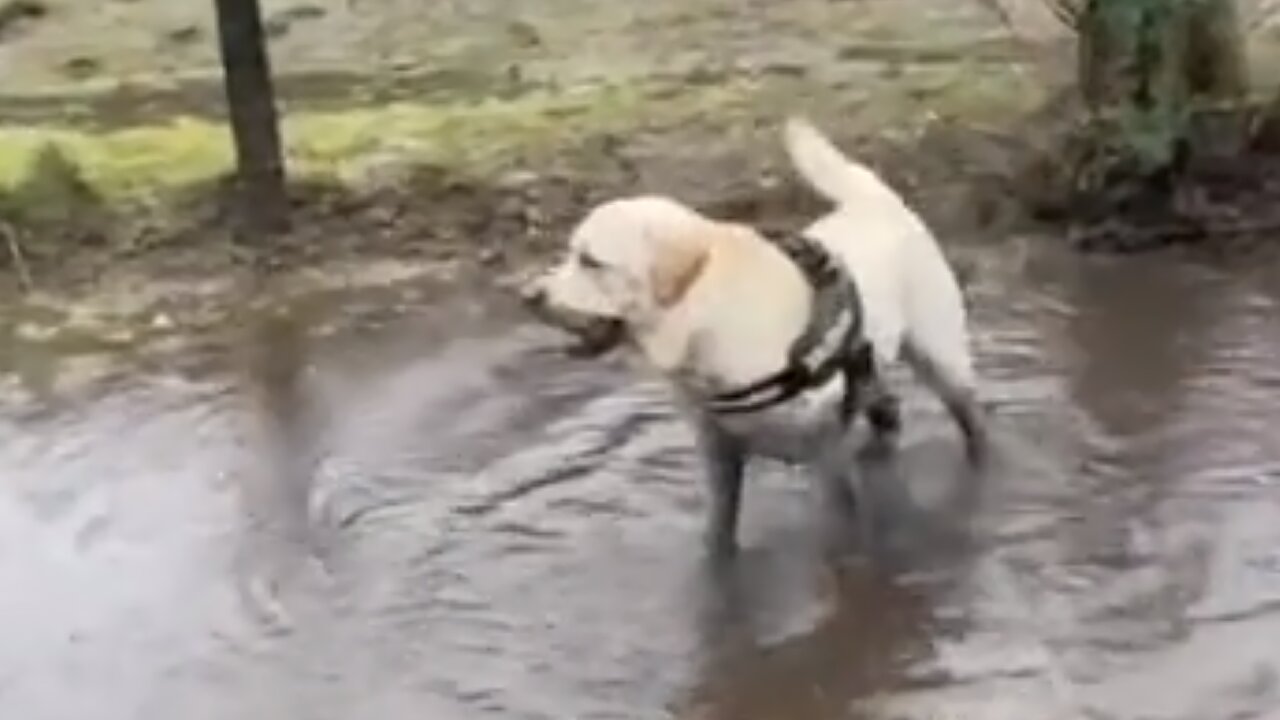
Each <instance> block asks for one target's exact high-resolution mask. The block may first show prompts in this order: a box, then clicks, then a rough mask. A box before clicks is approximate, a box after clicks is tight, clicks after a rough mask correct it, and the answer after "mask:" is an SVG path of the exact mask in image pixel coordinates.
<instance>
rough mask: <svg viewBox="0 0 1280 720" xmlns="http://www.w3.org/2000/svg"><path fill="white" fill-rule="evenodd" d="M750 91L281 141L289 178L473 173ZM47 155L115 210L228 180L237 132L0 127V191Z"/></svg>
mask: <svg viewBox="0 0 1280 720" xmlns="http://www.w3.org/2000/svg"><path fill="white" fill-rule="evenodd" d="M747 90H748V88H747V86H745V85H730V86H724V87H717V88H690V89H686V90H680V91H678V92H675V93H674V94H673V93H670V92H662V91H663V89H662V88H657V87H646V86H617V87H589V88H582V89H578V90H576V91H560V92H540V93H533V94H529V95H525V96H522V97H519V98H516V99H508V100H499V99H494V100H488V101H484V102H480V103H454V104H440V105H424V104H414V103H397V104H392V105H387V106H381V107H376V108H356V109H351V110H345V111H337V112H303V113H294V114H290V115H288V116H287V117H286V119H285V120H284V127H283V133H284V136H285V143H286V147H287V154H288V160H289V166H290V171H291V173H292V174H293V175H294V176H295V177H299V178H309V177H341V176H342V175H343V173H344V172H345V171H346V170H348V169H351V168H354V167H357V166H358V165H359V163H360V162H361V161H362V160H364V159H366V158H368V157H369V156H370V155H376V154H394V156H395V158H396V159H397V160H405V161H422V162H429V163H432V164H438V165H444V166H448V167H458V168H462V169H465V170H472V171H474V170H484V169H488V168H490V167H492V166H494V165H499V164H501V163H502V162H503V161H504V160H506V159H508V158H510V157H511V156H512V155H514V154H518V153H522V152H527V151H530V150H537V149H543V148H547V147H550V146H551V145H552V144H555V143H563V144H569V143H573V142H575V141H579V140H582V139H584V138H587V137H590V136H592V135H594V134H599V133H605V132H616V131H620V130H624V129H626V128H628V127H633V126H636V125H638V124H641V123H642V122H650V121H653V120H662V119H667V120H671V119H676V118H679V117H684V116H687V115H689V114H694V113H699V112H713V111H714V110H715V109H716V108H717V107H718V106H721V105H723V104H725V103H729V102H732V101H734V100H735V98H740V97H742V96H743V95H744V94H745V92H746V91H747ZM48 148H55V149H56V150H57V152H58V153H59V154H60V155H61V156H62V157H65V158H66V159H67V161H68V162H70V163H71V165H73V166H74V167H75V168H76V169H77V172H78V175H79V177H81V178H83V180H84V182H85V183H86V184H87V185H88V186H89V188H91V189H92V191H93V192H94V193H95V194H97V195H99V196H101V197H103V198H105V199H107V200H120V199H137V198H139V197H146V196H148V195H150V194H154V193H157V192H164V191H167V190H171V189H174V188H179V187H183V186H188V185H191V184H193V183H198V182H202V181H207V180H210V179H212V178H216V177H218V176H219V175H222V174H224V173H226V172H227V171H228V170H229V169H230V168H231V165H232V161H233V153H232V147H231V143H230V138H229V135H228V132H227V128H226V127H225V126H224V125H222V124H220V123H216V122H212V121H207V120H201V119H195V118H185V117H184V118H175V119H173V120H170V121H168V122H165V123H161V124H155V125H147V126H142V127H135V128H129V129H124V130H112V131H105V132H92V131H86V130H79V129H72V128H68V127H55V126H47V125H42V126H36V127H32V126H12V125H10V126H0V192H6V193H9V194H11V193H12V192H13V190H14V189H15V188H19V187H21V186H23V185H24V184H27V183H28V182H29V179H30V176H31V174H32V172H33V171H34V169H35V168H36V167H37V159H38V158H39V156H40V154H41V153H42V152H45V151H46V150H47V149H48Z"/></svg>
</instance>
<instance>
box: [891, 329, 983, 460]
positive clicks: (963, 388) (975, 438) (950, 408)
mask: <svg viewBox="0 0 1280 720" xmlns="http://www.w3.org/2000/svg"><path fill="white" fill-rule="evenodd" d="M902 354H903V359H904V360H906V362H907V364H908V365H910V366H911V368H912V370H914V371H915V373H916V375H917V376H918V377H919V378H920V379H921V381H923V382H924V383H925V384H926V385H928V386H929V388H930V389H931V390H933V392H934V393H935V394H937V396H938V398H939V399H940V400H941V401H942V404H943V405H944V406H946V408H947V412H948V413H950V414H951V417H952V418H953V419H954V420H955V422H956V424H957V425H958V426H959V427H960V432H961V433H962V434H963V435H964V441H965V451H966V453H967V454H968V456H969V460H970V461H971V462H973V463H975V464H977V463H981V462H983V461H984V460H985V459H986V457H987V454H988V450H989V447H988V446H989V439H988V437H987V429H986V419H985V418H984V416H983V412H982V408H981V407H979V405H978V393H977V391H976V389H975V383H974V378H973V369H972V367H971V366H970V364H969V361H968V358H967V357H962V356H959V355H957V357H956V358H955V359H954V360H952V361H948V360H944V359H943V358H942V357H941V356H940V355H939V354H937V353H930V352H929V351H928V349H927V348H925V347H922V346H921V345H920V344H919V343H916V342H914V341H912V340H910V339H908V341H907V342H905V343H904V344H903V348H902Z"/></svg>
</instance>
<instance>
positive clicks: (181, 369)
mask: <svg viewBox="0 0 1280 720" xmlns="http://www.w3.org/2000/svg"><path fill="white" fill-rule="evenodd" d="M990 265H991V267H992V268H994V269H989V270H990V271H989V272H982V273H979V279H978V280H977V282H976V284H975V285H974V286H973V287H971V295H972V300H973V303H974V306H975V319H974V322H975V324H976V327H977V328H978V339H977V347H978V351H979V355H980V365H981V368H982V371H983V374H984V377H985V379H986V383H987V385H986V388H987V390H986V393H987V396H988V398H989V401H990V404H991V406H992V409H993V412H994V413H995V416H996V418H997V420H996V422H997V424H998V435H999V444H1000V451H999V458H998V461H997V462H996V463H995V465H994V467H993V468H991V469H990V471H988V472H987V473H985V474H983V475H981V476H976V477H975V476H970V475H968V474H967V473H966V472H965V471H963V470H962V469H961V466H960V464H959V463H958V459H959V452H960V451H959V447H958V444H957V442H956V438H955V437H954V435H953V432H952V429H951V427H950V426H949V425H948V424H947V423H946V422H945V420H944V418H943V417H942V416H941V414H940V413H939V412H938V410H937V409H936V408H935V407H934V406H933V405H932V404H931V403H930V401H929V400H928V398H926V397H923V396H921V395H919V394H918V393H916V392H915V391H914V390H909V391H908V408H909V415H908V417H909V431H908V435H907V437H906V438H905V442H904V445H903V448H902V450H901V452H900V453H899V454H898V456H897V457H896V458H893V459H883V458H881V459H871V458H868V459H864V460H861V461H860V462H859V466H858V467H857V471H858V472H860V473H863V475H864V477H865V478H866V481H867V483H868V486H869V488H870V490H869V496H870V502H872V503H873V507H874V516H875V518H876V519H877V521H876V523H875V524H874V526H873V529H872V532H871V533H870V535H869V537H868V538H866V542H865V544H864V546H863V549H862V550H861V551H860V552H858V553H855V554H852V555H850V554H844V555H836V554H835V553H834V552H833V551H832V549H831V547H830V546H829V545H827V544H826V543H825V541H824V538H825V537H829V535H827V534H824V533H823V532H822V528H821V525H822V523H824V522H830V521H831V520H830V518H829V517H828V516H826V515H824V514H823V513H822V512H820V508H819V507H817V497H816V494H815V493H814V492H813V489H812V488H811V487H809V486H808V485H806V484H805V483H804V482H803V481H802V480H801V479H800V478H799V477H798V476H797V475H796V474H795V473H794V472H793V471H791V470H788V469H787V468H785V467H775V466H770V465H761V466H759V467H756V468H753V471H754V472H753V482H752V485H751V486H750V489H749V491H748V492H749V494H748V500H747V514H746V518H745V525H744V529H743V531H744V537H745V546H746V548H745V550H744V552H743V555H742V556H741V557H740V558H739V559H738V560H737V562H736V563H735V564H734V565H733V566H730V567H722V568H711V567H708V566H707V565H705V564H704V563H703V562H702V558H701V555H700V551H699V545H698V533H699V528H700V524H701V512H702V502H703V501H702V497H701V495H700V491H699V486H698V483H697V475H698V468H697V466H696V464H695V462H694V458H693V456H692V453H691V448H690V445H689V437H688V433H687V432H686V430H685V428H684V427H683V426H682V425H681V424H680V423H679V422H678V421H677V419H676V418H675V417H674V416H673V414H672V411H671V409H670V407H669V406H668V404H667V403H666V401H665V399H664V396H663V393H662V389H661V386H660V385H658V384H657V383H655V382H654V381H652V380H651V379H648V378H646V376H645V375H644V374H643V373H639V372H637V371H635V370H634V369H633V368H630V367H627V366H625V365H624V364H622V363H621V362H613V363H607V364H604V365H585V364H580V363H574V362H570V361H568V360H565V359H562V358H560V357H558V356H556V355H554V354H550V353H547V352H546V351H545V347H546V342H547V340H548V339H549V338H548V336H547V335H546V334H545V333H544V332H543V331H541V330H539V329H537V328H532V327H528V326H525V325H523V324H521V322H520V320H519V317H518V315H515V314H512V313H511V312H510V311H509V309H508V308H507V307H506V306H505V305H504V304H503V303H502V302H500V301H495V302H494V303H489V302H488V301H483V300H474V299H457V300H454V301H449V302H446V303H440V304H437V305H436V306H435V307H434V308H433V309H430V310H422V311H420V312H418V311H412V312H408V313H404V314H401V315H400V316H397V317H393V318H390V319H386V318H384V319H383V321H381V322H378V323H369V322H366V323H362V324H361V325H360V326H359V327H358V328H357V329H346V330H340V331H339V332H336V333H330V334H328V335H324V336H319V335H318V336H317V337H316V338H314V339H313V340H312V342H311V343H310V344H309V345H307V346H306V347H303V348H300V350H301V351H305V354H306V357H308V358H309V361H308V370H307V372H306V373H305V375H304V376H303V377H302V378H301V379H300V381H299V383H298V384H297V386H296V388H297V390H296V392H291V391H290V390H289V386H288V385H287V384H285V383H284V382H283V381H284V380H287V379H288V378H287V374H283V375H282V374H279V373H277V374H275V375H272V373H271V372H264V373H260V375H261V377H260V378H259V379H258V380H257V381H255V382H247V381H246V380H245V375H244V374H243V373H239V372H230V371H228V368H230V367H236V368H244V367H257V368H259V370H263V369H264V368H265V369H266V370H267V371H270V370H271V365H270V363H267V364H266V365H262V364H258V365H254V364H252V363H238V364H228V363H226V362H212V363H203V362H200V363H167V362H162V363H151V364H150V365H149V366H147V368H146V369H145V371H142V370H139V371H136V372H125V373H122V374H118V375H117V376H115V377H114V379H113V380H112V381H111V382H107V383H99V384H94V385H93V386H92V390H91V391H86V390H84V384H81V385H78V386H77V388H78V389H77V390H75V391H74V392H71V391H65V392H60V391H59V390H58V389H57V388H58V384H57V383H56V382H53V383H51V384H48V386H47V387H48V388H52V390H49V391H47V392H45V393H44V394H43V395H42V396H40V397H39V398H27V399H25V400H21V401H19V398H20V393H17V394H12V395H11V396H10V400H7V401H5V402H6V407H7V409H6V411H5V412H4V414H3V417H2V418H0V437H2V438H3V441H2V442H0V478H3V481H2V482H0V587H3V588H4V591H3V592H2V593H0V637H3V639H4V641H3V642H0V708H3V709H4V716H5V717H22V718H24V719H26V720H43V719H45V718H50V719H53V718H57V719H59V720H60V719H63V718H67V719H72V718H86V717H93V718H99V719H102V720H115V719H120V720H125V719H129V720H134V719H136V718H211V719H212V718H233V717H235V718H271V719H273V720H276V719H281V718H300V719H302V718H305V719H307V720H311V719H321V718H343V719H345V718H355V717H379V718H557V719H559V718H661V717H676V718H706V719H712V718H715V719H724V720H756V719H764V718H778V719H783V718H785V719H786V720H805V719H809V718H814V719H817V718H850V717H852V718H862V717H865V718H885V719H888V718H913V719H914V718H920V719H924V718H930V719H933V718H964V719H965V720H996V719H1004V718H1009V719H1011V720H1015V719H1016V720H1028V719H1032V718H1037V719H1038V718H1073V719H1074V718H1085V717H1089V718H1160V719H1162V720H1163V719H1173V718H1179V719H1186V720H1210V719H1216V718H1223V719H1226V718H1260V719H1274V718H1280V642H1278V641H1277V638H1280V439H1277V438H1280V434H1277V431H1276V428H1277V427H1278V426H1280V401H1277V396H1278V395H1280V362H1278V359H1280V323H1277V321H1276V315H1277V303H1280V282H1277V275H1276V273H1275V272H1274V271H1272V270H1270V269H1269V268H1266V267H1245V268H1215V267H1208V266H1205V265H1202V264H1196V263H1192V262H1188V261H1181V260H1176V259H1159V258H1147V259H1143V260H1141V261H1136V262H1134V261H1129V262H1109V261H1105V262H1104V261H1099V262H1088V263H1086V262H1081V261H1079V260H1069V259H1064V258H1055V257H1051V256H1048V255H1043V256H1033V257H1029V258H1026V262H1025V263H1023V264H1022V265H1020V266H1019V267H1018V268H1015V269H1009V268H1007V267H1004V266H1003V264H1002V263H990ZM337 324H338V325H339V326H341V325H342V324H343V323H341V322H339V323H337ZM267 337H268V338H269V339H270V340H271V342H272V343H276V344H277V345H272V346H271V347H272V348H273V353H274V354H273V355H270V357H275V358H280V357H286V356H285V355H282V354H281V353H283V352H284V351H285V350H287V349H288V348H287V347H283V346H279V345H278V343H279V342H280V341H281V339H282V336H281V335H280V334H279V333H272V334H269V335H268V336H267ZM251 349H252V348H251ZM295 349H299V348H295ZM263 378H265V379H266V381H265V383H264V382H263V381H262V379H263ZM273 378H274V379H273ZM6 386H8V387H10V388H13V387H14V386H15V384H14V383H13V382H10V381H9V380H6Z"/></svg>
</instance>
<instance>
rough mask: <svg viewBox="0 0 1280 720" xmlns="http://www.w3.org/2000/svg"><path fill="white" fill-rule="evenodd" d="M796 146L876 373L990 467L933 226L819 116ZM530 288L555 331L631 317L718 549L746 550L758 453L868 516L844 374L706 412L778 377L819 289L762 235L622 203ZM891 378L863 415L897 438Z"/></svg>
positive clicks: (664, 204) (793, 138) (642, 202)
mask: <svg viewBox="0 0 1280 720" xmlns="http://www.w3.org/2000/svg"><path fill="white" fill-rule="evenodd" d="M785 138H786V147H787V151H788V153H789V155H790V157H791V160H792V162H793V164H794V165H795V167H796V169H797V170H798V171H799V173H800V175H801V177H803V178H804V179H805V181H806V182H808V183H809V184H810V185H811V186H812V187H813V188H814V189H815V190H816V191H817V192H819V193H820V194H821V195H823V196H824V197H825V198H826V199H828V200H829V201H831V203H832V204H833V205H834V208H833V210H832V211H830V212H829V213H827V214H826V215H824V216H822V217H820V218H818V219H817V220H816V221H814V222H813V223H811V224H810V225H809V226H808V227H807V228H805V229H804V234H805V236H806V237H808V238H810V239H812V240H813V241H815V242H819V243H821V244H822V245H823V246H824V247H825V248H826V249H827V250H828V251H829V252H831V253H832V254H833V255H834V256H835V257H836V258H837V259H838V260H840V261H841V262H842V263H843V264H844V265H845V267H846V269H847V270H848V271H849V273H850V274H851V275H852V276H853V278H854V280H855V282H856V286H857V288H858V292H859V295H860V299H861V301H862V308H863V315H864V316H863V326H864V332H865V335H866V338H867V339H868V340H869V341H870V343H871V345H872V347H873V364H874V366H875V368H884V367H887V366H888V365H890V364H891V363H895V362H898V361H904V362H905V363H906V364H907V365H909V366H910V367H911V368H912V369H913V370H914V371H915V373H914V374H915V375H916V377H917V378H919V379H920V380H921V381H922V382H923V383H924V384H925V385H926V386H927V387H929V388H930V389H931V390H932V391H933V392H934V393H935V394H936V395H937V396H938V398H939V399H940V400H941V401H942V403H943V404H944V405H945V407H946V408H947V410H948V411H949V412H950V413H951V415H952V416H953V417H954V419H955V420H956V423H957V425H958V427H959V428H960V430H961V431H962V434H963V436H964V439H965V444H966V449H967V451H968V454H969V457H970V458H971V459H973V460H980V459H981V457H982V455H983V454H984V451H985V446H986V433H985V430H984V424H983V418H982V416H981V413H980V411H979V409H978V404H977V400H976V389H975V384H976V379H975V376H974V371H973V367H972V361H971V358H970V351H969V339H968V334H967V327H966V322H967V321H966V312H965V307H964V301H963V297H962V295H961V292H960V288H959V286H958V284H957V282H956V279H955V276H954V274H953V273H952V271H951V268H950V267H949V265H948V264H947V262H946V260H945V258H944V257H943V255H942V253H941V251H940V249H939V248H938V245H937V242H936V240H935V239H934V237H933V235H932V233H931V232H930V231H929V229H928V228H927V227H926V226H925V225H924V223H923V222H922V221H921V220H920V218H919V217H918V216H917V215H916V214H915V213H914V212H913V211H912V210H911V209H910V208H908V207H907V205H906V204H905V203H904V202H903V201H902V199H901V198H900V197H899V196H898V194H897V193H895V192H894V191H893V190H892V189H891V188H889V187H888V186H887V185H886V184H885V183H883V182H882V181H881V180H880V179H879V178H878V177H877V176H876V174H875V173H874V172H872V171H871V170H870V169H869V168H866V167H864V166H862V165H860V164H858V163H857V162H855V161H853V160H851V159H849V158H847V157H846V156H845V155H844V154H842V153H841V152H840V151H839V150H838V149H837V148H836V147H835V146H834V145H833V144H832V143H831V142H830V141H829V140H827V139H826V138H825V137H824V136H823V135H822V134H821V133H820V132H819V131H818V130H817V129H816V128H814V127H813V126H812V125H810V124H809V123H808V122H806V121H804V120H800V119H792V120H790V121H788V123H787V126H786V133H785ZM526 295H527V298H528V300H529V302H530V304H531V305H532V306H534V307H536V308H538V310H539V313H540V315H542V316H543V317H549V318H552V319H553V322H554V318H555V317H557V315H560V314H563V315H571V316H573V317H576V318H582V317H592V318H595V319H597V320H598V321H600V322H615V323H619V322H620V323H621V324H622V325H623V326H625V328H626V331H627V332H626V335H627V340H628V341H629V342H630V343H632V344H634V345H635V346H636V347H637V348H638V349H639V350H640V352H641V353H642V354H643V355H644V356H645V357H646V358H647V359H648V361H649V362H650V363H651V364H652V365H653V366H654V367H655V368H657V369H658V370H659V371H660V372H662V373H664V374H665V375H666V376H667V377H668V378H669V379H670V380H671V381H672V384H673V386H674V387H675V389H676V391H677V396H678V397H679V398H680V399H681V401H682V404H683V405H684V406H685V407H686V408H687V409H688V411H689V414H690V416H691V418H692V419H693V423H694V426H695V428H696V435H697V439H698V447H699V449H700V454H701V456H702V459H703V461H704V464H705V466H706V469H707V476H708V486H709V490H710V497H711V507H710V513H709V518H708V524H707V534H706V539H707V543H708V546H709V548H710V549H711V550H712V551H713V552H715V553H716V554H724V553H727V552H729V551H731V550H732V549H733V547H734V545H735V538H736V535H737V520H738V515H739V509H740V505H741V498H742V481H743V474H744V470H745V466H746V463H747V459H748V458H749V457H750V456H752V455H759V456H766V457H773V458H778V459H783V460H788V461H795V462H801V463H804V464H805V465H807V466H808V467H810V468H811V469H813V470H814V471H815V473H816V475H817V476H818V477H819V479H821V480H822V482H823V485H824V486H825V487H826V488H827V489H828V490H829V492H830V493H831V495H832V498H833V500H834V501H835V502H837V503H839V504H841V505H847V506H848V507H849V508H850V509H853V510H857V503H856V495H857V493H856V492H855V490H854V488H853V487H852V486H851V485H850V482H851V479H850V477H849V468H850V467H851V466H852V457H853V452H854V448H853V447H852V446H851V438H852V433H851V432H850V427H849V426H848V424H846V423H844V422H842V421H841V420H840V419H839V417H838V413H837V412H836V411H835V408H836V407H837V405H838V403H839V402H840V398H841V396H842V390H843V388H842V386H841V383H840V381H833V382H831V383H828V385H827V386H825V387H823V388H819V389H817V390H815V391H813V392H810V393H807V394H805V395H803V396H801V397H800V398H797V399H796V400H793V401H791V402H789V403H787V404H786V405H785V406H782V407H777V408H771V409H768V410H766V411H763V412H758V413H752V414H748V415H742V416H716V415H712V414H710V413H708V412H707V411H706V410H705V409H704V408H702V407H701V405H700V403H699V399H698V398H699V397H705V396H706V395H707V394H708V393H712V392H716V391H718V390H723V389H727V388H731V387H738V386H742V385H745V384H748V383H751V382H754V381H755V380H758V379H759V378H762V377H765V376H767V375H769V374H771V373H773V372H775V371H777V370H778V369H780V368H782V367H783V366H784V365H785V364H786V362H787V353H788V350H789V349H790V347H791V344H792V342H793V341H794V340H795V338H796V337H797V336H798V335H799V334H800V333H801V332H802V330H803V328H804V326H805V323H806V322H807V319H808V317H809V309H810V304H811V302H812V290H811V289H810V287H809V286H808V284H807V283H806V281H805V280H804V278H803V276H802V275H801V274H800V272H799V271H798V269H797V268H796V267H795V266H794V265H793V264H792V262H791V261H790V260H788V259H787V258H786V257H785V256H784V255H783V254H782V253H781V251H779V250H778V249H777V248H776V247H775V246H773V245H772V244H771V243H769V242H768V241H767V240H765V239H764V238H763V237H761V236H760V235H759V234H758V233H756V231H755V230H753V229H752V228H750V227H747V226H745V225H741V224H737V223H731V222H722V221H717V220H714V219H711V218H708V217H706V216H703V215H701V214H699V213H697V212H695V211H693V210H692V209H689V208H687V207H685V206H683V205H681V204H680V203H678V202H676V201H674V200H671V199H669V198H665V197H659V196H640V197H631V198H624V199H620V200H614V201H612V202H608V203H604V204H602V205H600V206H597V207H596V208H595V209H594V210H593V211H592V212H591V213H589V214H588V216H587V217H586V218H585V219H584V220H583V221H582V223H580V224H579V226H578V227H577V228H576V230H575V231H574V233H573V235H572V237H571V238H570V241H569V250H568V253H567V254H566V256H565V258H564V259H563V261H562V262H561V263H560V264H559V265H557V266H556V267H555V268H553V269H552V270H551V271H550V272H549V273H547V275H546V276H544V277H543V278H540V279H538V280H537V281H535V282H534V283H532V284H531V285H530V286H529V287H528V288H527V293H526ZM559 324H561V325H562V326H566V325H567V324H566V323H559ZM879 378H880V374H879V373H878V372H876V373H874V374H873V379H872V381H871V382H870V383H868V385H867V386H866V387H865V388H861V389H860V391H861V393H862V398H861V403H860V405H861V407H860V409H861V410H862V412H863V414H865V416H866V417H867V419H868V420H869V421H870V424H871V426H872V428H873V430H874V431H875V433H876V436H877V439H878V440H880V441H888V442H891V441H892V438H893V436H894V435H895V434H896V433H897V431H898V428H899V426H900V423H901V420H900V417H899V410H898V402H897V399H896V398H895V397H894V396H893V394H892V393H890V392H889V391H888V389H887V388H886V387H885V386H884V384H883V382H882V381H881V380H880V379H879Z"/></svg>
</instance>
